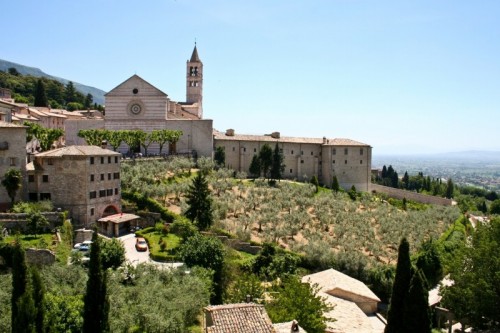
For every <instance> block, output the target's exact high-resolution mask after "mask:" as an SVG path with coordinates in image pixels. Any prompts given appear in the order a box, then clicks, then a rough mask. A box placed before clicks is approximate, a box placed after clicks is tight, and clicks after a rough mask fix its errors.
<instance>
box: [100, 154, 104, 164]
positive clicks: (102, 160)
mask: <svg viewBox="0 0 500 333" xmlns="http://www.w3.org/2000/svg"><path fill="white" fill-rule="evenodd" d="M101 164H104V157H103V156H101Z"/></svg>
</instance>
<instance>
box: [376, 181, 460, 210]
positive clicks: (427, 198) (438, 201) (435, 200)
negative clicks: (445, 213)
mask: <svg viewBox="0 0 500 333" xmlns="http://www.w3.org/2000/svg"><path fill="white" fill-rule="evenodd" d="M371 189H372V192H373V193H383V194H386V195H387V196H389V197H391V198H395V199H400V200H402V199H403V198H406V200H412V201H416V202H420V203H424V204H433V205H441V206H451V205H452V204H453V200H451V199H446V198H441V197H435V196H432V195H425V194H420V193H417V192H411V191H406V190H401V189H398V188H393V187H387V186H382V185H378V184H371Z"/></svg>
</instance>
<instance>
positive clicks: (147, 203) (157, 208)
mask: <svg viewBox="0 0 500 333" xmlns="http://www.w3.org/2000/svg"><path fill="white" fill-rule="evenodd" d="M122 198H123V199H126V200H129V201H132V202H134V203H135V204H136V205H137V208H138V209H148V210H149V211H150V212H155V213H160V215H161V218H162V219H163V220H165V221H167V222H169V223H171V222H173V221H174V220H175V218H176V214H174V213H172V212H169V211H168V210H167V209H165V207H163V206H162V205H161V204H160V203H159V202H158V201H156V200H154V199H153V198H151V197H146V196H144V195H141V194H139V193H137V192H133V193H132V192H128V191H123V192H122Z"/></svg>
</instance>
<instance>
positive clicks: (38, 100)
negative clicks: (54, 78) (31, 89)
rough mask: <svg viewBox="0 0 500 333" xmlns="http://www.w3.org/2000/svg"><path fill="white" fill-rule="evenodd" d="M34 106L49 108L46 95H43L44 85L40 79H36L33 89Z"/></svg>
mask: <svg viewBox="0 0 500 333" xmlns="http://www.w3.org/2000/svg"><path fill="white" fill-rule="evenodd" d="M34 104H35V106H43V107H47V106H49V101H48V99H47V94H46V93H45V85H44V84H43V81H42V79H38V81H36V89H35V103H34Z"/></svg>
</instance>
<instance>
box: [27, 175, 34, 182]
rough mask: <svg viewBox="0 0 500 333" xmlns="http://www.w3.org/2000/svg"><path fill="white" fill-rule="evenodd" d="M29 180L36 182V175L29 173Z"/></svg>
mask: <svg viewBox="0 0 500 333" xmlns="http://www.w3.org/2000/svg"><path fill="white" fill-rule="evenodd" d="M28 182H29V183H34V182H35V175H28Z"/></svg>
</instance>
